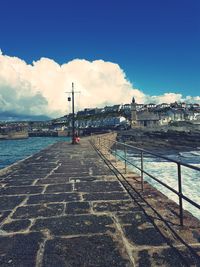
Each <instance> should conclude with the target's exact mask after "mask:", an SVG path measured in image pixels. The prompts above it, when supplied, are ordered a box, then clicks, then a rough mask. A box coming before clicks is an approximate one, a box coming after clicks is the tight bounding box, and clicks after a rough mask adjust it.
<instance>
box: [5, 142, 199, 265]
mask: <svg viewBox="0 0 200 267" xmlns="http://www.w3.org/2000/svg"><path fill="white" fill-rule="evenodd" d="M193 238H194V239H195V242H196V247H195V251H196V252H197V253H199V250H200V247H199V246H198V244H199V241H200V235H199V234H198V231H196V232H195V234H194V237H193ZM181 250H182V254H183V255H186V258H188V257H189V256H188V254H187V253H188V251H187V250H186V249H185V248H182V247H181ZM179 254H180V253H179V252H177V251H176V249H173V248H172V247H170V246H169V244H168V240H167V238H165V237H164V236H163V235H162V234H161V233H159V232H158V231H157V230H156V228H155V227H154V225H153V224H152V223H151V221H150V220H149V219H148V218H147V217H146V215H145V214H144V213H143V212H142V211H141V210H140V208H139V207H138V206H137V204H136V203H135V202H134V201H133V200H132V199H131V198H130V197H129V195H128V193H127V192H126V191H125V190H124V188H123V187H122V186H121V184H120V182H119V181H118V180H117V178H116V176H115V175H114V174H113V172H112V171H111V170H110V169H109V168H108V167H107V165H106V164H105V163H104V162H103V160H102V159H101V158H100V157H99V155H98V154H97V153H96V151H95V150H94V149H93V148H92V146H91V145H90V143H89V142H88V140H87V139H83V140H82V141H81V144H79V145H74V146H73V145H71V144H68V143H66V142H62V143H57V144H54V145H52V146H51V147H49V148H47V149H45V150H42V151H41V152H39V153H37V154H35V155H33V156H32V157H30V158H28V159H26V160H24V161H22V162H20V163H19V164H16V165H13V166H12V168H10V169H8V170H7V173H6V172H2V174H1V175H0V266H1V267H3V266H5V267H7V266H12V267H14V266H16V267H19V266H20V267H22V266H23V267H27V266H30V267H32V266H37V267H43V266H52V267H53V266H56V267H64V266H67V267H82V266H83V267H92V266H98V267H106V266H108V267H112V266H113V267H118V266H127V267H129V266H188V265H187V264H186V263H185V265H184V259H181V256H180V255H179ZM183 258H184V257H183ZM189 261H190V263H191V266H192V264H193V266H199V265H198V262H197V261H196V260H195V259H193V257H191V258H190V259H189Z"/></svg>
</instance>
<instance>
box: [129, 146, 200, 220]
mask: <svg viewBox="0 0 200 267" xmlns="http://www.w3.org/2000/svg"><path fill="white" fill-rule="evenodd" d="M180 155H181V156H182V157H183V160H184V162H185V163H187V162H188V163H189V164H191V165H193V166H197V167H200V151H198V150H197V151H190V152H181V153H180ZM127 158H128V160H129V161H130V162H133V164H134V165H136V166H138V167H140V166H141V160H140V158H138V157H134V156H133V155H131V156H129V155H128V154H127ZM170 158H171V159H176V158H177V155H170ZM178 158H179V160H181V157H180V156H179V157H178ZM143 166H144V170H145V171H147V172H148V173H150V174H151V175H153V176H155V177H156V178H158V179H159V180H160V181H162V182H164V183H166V184H167V185H169V186H170V187H172V188H173V189H175V190H177V191H178V174H177V173H178V171H177V164H176V163H173V162H167V161H165V160H162V159H159V158H156V157H152V158H149V157H148V158H145V157H144V163H143ZM132 169H133V170H134V171H136V172H138V173H139V174H140V171H139V170H136V168H134V167H132ZM181 177H182V191H183V193H184V194H185V196H187V197H188V198H190V199H192V200H193V201H194V202H196V203H198V204H199V203H200V171H196V170H193V169H190V168H188V167H184V166H182V167H181ZM144 179H145V180H146V181H147V182H149V183H150V184H151V185H152V186H154V187H155V188H156V189H158V190H159V191H161V192H162V193H163V194H165V195H166V196H167V197H169V198H170V199H172V200H173V201H175V202H176V203H178V202H179V200H178V196H177V195H175V194H174V193H173V192H172V191H170V190H169V189H167V188H165V187H164V186H163V185H161V184H159V183H158V182H156V181H155V180H153V179H152V178H150V177H149V176H147V175H144ZM183 207H184V209H186V210H188V211H190V212H191V213H192V214H193V215H194V216H195V217H197V218H199V219H200V210H199V209H197V208H195V207H194V206H192V205H191V204H189V203H188V202H187V201H183Z"/></svg>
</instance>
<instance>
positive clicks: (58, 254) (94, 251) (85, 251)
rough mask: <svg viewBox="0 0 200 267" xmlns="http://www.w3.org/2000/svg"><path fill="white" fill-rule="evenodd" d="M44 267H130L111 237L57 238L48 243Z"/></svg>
mask: <svg viewBox="0 0 200 267" xmlns="http://www.w3.org/2000/svg"><path fill="white" fill-rule="evenodd" d="M42 266H43V267H47V266H52V267H53V266H59V267H65V266H67V267H80V266H87V267H94V266H98V267H125V266H130V264H129V261H128V260H127V257H126V255H125V256H122V255H121V253H120V251H119V249H118V248H117V244H116V243H115V242H113V240H112V239H111V237H110V236H108V235H101V236H92V237H76V238H69V239H64V238H55V239H53V240H49V241H47V243H46V245H45V251H44V260H43V265H42Z"/></svg>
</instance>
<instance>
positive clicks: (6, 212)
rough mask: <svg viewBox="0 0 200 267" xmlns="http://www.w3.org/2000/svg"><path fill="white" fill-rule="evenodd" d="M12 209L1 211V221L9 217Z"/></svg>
mask: <svg viewBox="0 0 200 267" xmlns="http://www.w3.org/2000/svg"><path fill="white" fill-rule="evenodd" d="M10 212H11V211H10V210H7V211H0V223H1V222H3V220H4V219H5V218H6V217H8V215H9V214H10Z"/></svg>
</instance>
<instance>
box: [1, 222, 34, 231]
mask: <svg viewBox="0 0 200 267" xmlns="http://www.w3.org/2000/svg"><path fill="white" fill-rule="evenodd" d="M30 224H31V221H30V220H16V221H12V222H10V223H6V224H4V225H3V227H2V230H3V231H6V232H18V231H20V230H26V229H27V228H28V227H29V226H30Z"/></svg>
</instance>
